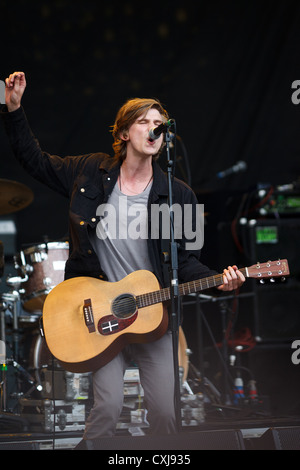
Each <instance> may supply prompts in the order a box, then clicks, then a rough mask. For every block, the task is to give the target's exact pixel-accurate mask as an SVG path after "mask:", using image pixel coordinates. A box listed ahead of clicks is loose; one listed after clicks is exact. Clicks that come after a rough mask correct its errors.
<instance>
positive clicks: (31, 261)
mask: <svg viewBox="0 0 300 470" xmlns="http://www.w3.org/2000/svg"><path fill="white" fill-rule="evenodd" d="M68 257H69V244H68V243H67V242H50V243H43V244H41V245H34V246H32V247H30V248H27V249H26V250H23V251H21V253H20V254H19V256H18V267H19V269H20V270H21V271H22V275H23V276H24V275H27V276H28V280H27V281H26V282H24V283H23V288H24V290H25V294H24V296H23V308H24V310H27V311H28V312H38V311H42V310H43V305H44V302H45V299H46V296H47V295H48V294H49V292H50V291H51V290H52V289H53V288H54V287H55V286H57V284H60V283H61V282H62V281H63V280H64V271H65V264H66V261H67V259H68Z"/></svg>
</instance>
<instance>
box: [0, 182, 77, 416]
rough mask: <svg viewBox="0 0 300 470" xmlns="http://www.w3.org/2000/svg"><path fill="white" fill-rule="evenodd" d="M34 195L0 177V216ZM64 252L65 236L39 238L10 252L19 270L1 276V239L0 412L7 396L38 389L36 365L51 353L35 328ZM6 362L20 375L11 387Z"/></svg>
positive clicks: (1, 250) (1, 258)
mask: <svg viewBox="0 0 300 470" xmlns="http://www.w3.org/2000/svg"><path fill="white" fill-rule="evenodd" d="M32 201H33V192H32V191H31V189H29V188H28V187H27V186H25V185H23V184H21V183H18V182H16V181H10V180H6V179H0V216H6V215H8V214H12V213H14V212H17V211H20V210H22V209H24V208H25V207H27V206H28V205H29V204H31V202H32ZM68 254H69V245H68V242H67V241H55V242H54V241H53V242H52V241H51V242H48V241H43V242H42V243H39V244H35V245H32V246H27V247H26V248H24V249H23V250H21V251H20V252H19V253H17V254H16V255H15V256H14V267H15V272H16V273H17V275H13V276H12V275H8V277H7V278H6V279H5V280H4V279H2V278H3V275H4V268H5V246H4V245H3V243H2V242H1V241H0V278H1V280H0V282H1V281H2V282H3V281H4V282H5V283H6V286H7V292H4V293H2V294H1V295H0V315H1V323H0V371H1V374H0V377H1V382H0V392H1V400H0V412H2V413H6V412H9V411H11V408H12V407H14V406H15V405H11V404H10V403H8V398H9V397H11V396H14V397H20V396H29V395H30V394H31V393H32V392H33V391H36V390H37V391H41V390H42V386H41V379H40V375H39V371H40V369H41V367H42V365H49V361H50V360H51V359H50V358H51V354H50V352H49V351H48V348H47V346H46V344H45V341H44V340H43V339H42V337H41V335H40V334H39V321H40V319H41V316H42V309H43V304H44V301H45V299H46V296H47V295H48V293H49V292H50V291H51V289H53V287H55V286H56V285H57V284H59V283H60V282H62V281H63V279H64V268H65V263H66V260H67V258H68ZM29 343H30V344H29ZM24 348H25V350H26V349H27V356H28V357H25V358H24ZM44 363H45V364H44ZM8 366H11V367H8ZM10 368H11V369H13V370H14V372H15V374H14V375H19V376H22V380H21V381H20V380H19V381H18V385H15V381H14V380H13V382H14V385H13V386H12V387H11V386H10V384H9V383H8V382H9V381H10V380H11V379H10V378H11V374H9V370H8V369H10ZM20 382H22V386H21V387H20ZM24 383H26V387H24ZM11 388H12V389H13V390H11ZM24 388H25V390H24ZM26 388H27V390H26ZM8 389H10V390H9V392H10V393H9V396H8ZM14 389H15V390H14ZM13 403H14V401H13Z"/></svg>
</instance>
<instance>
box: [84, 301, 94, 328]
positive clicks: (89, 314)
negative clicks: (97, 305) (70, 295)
mask: <svg viewBox="0 0 300 470" xmlns="http://www.w3.org/2000/svg"><path fill="white" fill-rule="evenodd" d="M83 315H84V321H85V324H86V326H87V328H88V330H89V333H93V332H94V331H96V328H95V323H94V315H93V308H92V301H91V299H85V301H84V305H83Z"/></svg>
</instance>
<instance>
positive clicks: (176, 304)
mask: <svg viewBox="0 0 300 470" xmlns="http://www.w3.org/2000/svg"><path fill="white" fill-rule="evenodd" d="M170 141H171V137H170V133H169V131H168V130H167V132H166V133H165V143H166V153H167V164H168V165H167V176H168V205H169V209H170V210H169V213H170V246H169V250H170V251H169V256H168V262H169V264H170V267H169V274H170V275H169V278H170V298H171V314H170V324H171V331H172V342H173V364H174V378H175V388H174V400H175V414H176V428H177V431H178V432H179V431H180V430H181V400H180V374H179V361H178V334H179V323H180V297H179V284H178V253H177V243H176V242H175V234H174V213H173V176H174V173H175V168H174V161H173V160H171V158H170Z"/></svg>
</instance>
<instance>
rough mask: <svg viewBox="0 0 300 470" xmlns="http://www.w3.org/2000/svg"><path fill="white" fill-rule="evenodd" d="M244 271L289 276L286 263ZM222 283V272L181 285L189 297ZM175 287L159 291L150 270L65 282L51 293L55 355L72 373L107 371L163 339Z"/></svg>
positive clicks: (46, 312)
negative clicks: (131, 348) (133, 348)
mask: <svg viewBox="0 0 300 470" xmlns="http://www.w3.org/2000/svg"><path fill="white" fill-rule="evenodd" d="M240 271H241V272H242V273H243V274H244V276H245V277H246V278H247V277H248V278H256V279H260V280H263V279H266V278H268V279H270V280H275V279H274V278H277V277H282V278H284V277H285V276H287V275H289V266H288V262H287V260H278V261H269V262H267V263H262V264H256V265H253V266H251V267H248V268H242V269H240ZM221 284H223V274H216V275H214V276H210V277H206V278H203V279H198V280H196V281H190V282H186V283H184V284H180V285H179V295H180V296H182V295H188V294H192V293H196V292H200V291H203V290H205V289H209V288H211V287H217V286H219V285H221ZM168 300H170V288H163V289H162V288H160V286H159V283H158V280H157V278H156V276H155V275H154V274H153V273H151V272H150V271H146V270H141V271H135V272H133V273H131V274H129V275H128V276H126V277H125V278H124V279H122V280H121V281H119V282H107V281H101V280H100V279H95V278H91V277H76V278H72V279H68V280H66V281H63V282H62V283H60V284H58V285H57V286H56V287H54V288H53V289H52V290H51V291H50V293H49V294H48V295H47V297H46V300H45V303H44V308H43V317H42V321H43V331H44V335H45V339H46V343H47V346H48V348H49V349H50V352H51V353H52V354H53V356H54V357H55V358H56V359H57V360H58V362H59V363H60V364H61V365H62V367H63V368H65V369H66V370H68V371H71V372H80V373H83V372H89V371H94V370H96V369H99V368H100V367H103V366H104V365H105V364H107V362H109V361H110V360H111V359H112V358H113V357H114V356H115V355H116V354H118V353H119V352H120V351H121V349H122V348H123V347H124V346H125V345H126V344H128V343H143V342H149V341H154V340H156V339H158V338H160V337H161V336H162V335H163V334H164V333H165V332H166V330H167V327H168V313H167V308H166V302H167V301H168Z"/></svg>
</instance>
